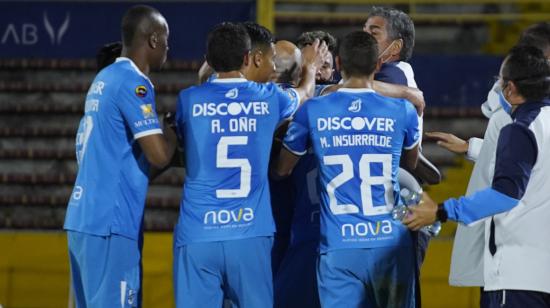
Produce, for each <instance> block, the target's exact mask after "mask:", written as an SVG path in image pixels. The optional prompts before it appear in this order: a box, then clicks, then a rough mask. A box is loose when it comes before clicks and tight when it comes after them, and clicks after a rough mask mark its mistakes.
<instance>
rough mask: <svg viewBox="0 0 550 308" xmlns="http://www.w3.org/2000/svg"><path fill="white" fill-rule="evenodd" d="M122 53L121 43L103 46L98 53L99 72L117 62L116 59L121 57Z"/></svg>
mask: <svg viewBox="0 0 550 308" xmlns="http://www.w3.org/2000/svg"><path fill="white" fill-rule="evenodd" d="M121 52H122V43H121V42H112V43H108V44H105V45H103V47H101V49H99V51H98V52H97V55H96V57H95V58H96V62H97V71H98V72H99V71H101V70H102V69H103V68H105V67H106V66H108V65H110V64H112V63H113V62H115V60H116V58H118V57H120V53H121Z"/></svg>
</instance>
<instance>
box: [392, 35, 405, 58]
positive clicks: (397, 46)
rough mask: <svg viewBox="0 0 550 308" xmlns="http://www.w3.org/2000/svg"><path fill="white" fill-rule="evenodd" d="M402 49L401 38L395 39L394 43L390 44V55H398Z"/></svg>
mask: <svg viewBox="0 0 550 308" xmlns="http://www.w3.org/2000/svg"><path fill="white" fill-rule="evenodd" d="M402 49H403V39H398V40H395V44H393V46H392V51H391V54H392V55H399V54H400V53H401V50H402Z"/></svg>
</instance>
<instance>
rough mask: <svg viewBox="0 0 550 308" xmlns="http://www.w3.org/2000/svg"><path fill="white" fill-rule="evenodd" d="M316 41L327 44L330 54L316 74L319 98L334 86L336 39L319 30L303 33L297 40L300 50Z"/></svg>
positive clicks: (316, 94) (316, 87) (316, 93)
mask: <svg viewBox="0 0 550 308" xmlns="http://www.w3.org/2000/svg"><path fill="white" fill-rule="evenodd" d="M315 40H320V41H323V42H325V43H326V44H327V47H328V51H329V52H328V53H327V55H326V56H325V57H324V59H323V65H322V66H321V67H320V68H319V70H317V73H316V74H315V95H314V96H319V95H321V93H323V91H324V90H325V89H326V88H327V87H328V86H329V85H331V84H333V83H334V82H333V75H334V52H335V50H336V39H335V38H334V37H333V36H332V35H331V34H330V33H328V32H325V31H321V30H317V31H310V32H304V33H302V34H301V35H300V36H299V37H298V39H297V40H296V45H297V46H298V48H300V49H303V48H304V47H306V46H308V45H311V44H313V42H314V41H315Z"/></svg>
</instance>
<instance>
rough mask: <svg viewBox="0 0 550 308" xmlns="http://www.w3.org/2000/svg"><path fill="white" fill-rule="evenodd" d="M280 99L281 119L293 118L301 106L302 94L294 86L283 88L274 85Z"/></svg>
mask: <svg viewBox="0 0 550 308" xmlns="http://www.w3.org/2000/svg"><path fill="white" fill-rule="evenodd" d="M274 88H275V95H276V96H277V100H278V101H279V120H285V119H288V118H291V117H292V116H293V115H294V113H295V112H296V110H297V109H298V106H300V94H298V92H297V91H296V90H295V89H293V88H286V89H281V88H280V87H278V86H276V85H274Z"/></svg>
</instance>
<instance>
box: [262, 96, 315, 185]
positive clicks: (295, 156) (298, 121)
mask: <svg viewBox="0 0 550 308" xmlns="http://www.w3.org/2000/svg"><path fill="white" fill-rule="evenodd" d="M308 136H309V129H308V124H307V104H306V105H305V106H303V107H302V108H300V109H299V110H298V112H297V113H296V115H295V117H294V119H293V120H292V122H290V124H289V125H288V130H287V131H286V135H285V138H284V140H283V142H282V146H281V149H280V150H279V156H278V157H277V158H276V159H275V160H274V163H273V168H271V175H272V177H273V178H274V179H280V178H284V177H287V176H288V175H290V173H291V172H292V169H294V167H295V166H296V164H297V163H298V160H299V159H300V156H302V155H304V154H306V152H307V146H308Z"/></svg>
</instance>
